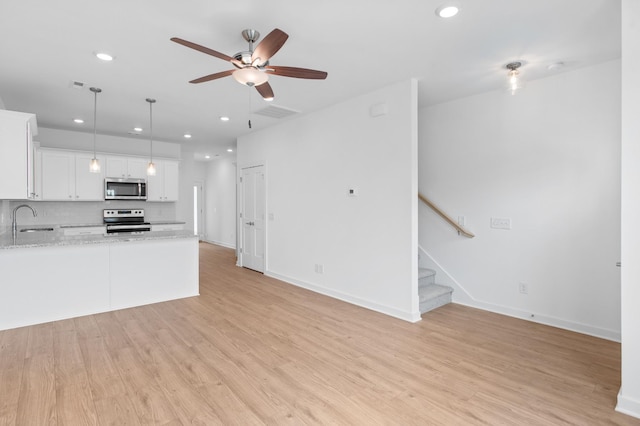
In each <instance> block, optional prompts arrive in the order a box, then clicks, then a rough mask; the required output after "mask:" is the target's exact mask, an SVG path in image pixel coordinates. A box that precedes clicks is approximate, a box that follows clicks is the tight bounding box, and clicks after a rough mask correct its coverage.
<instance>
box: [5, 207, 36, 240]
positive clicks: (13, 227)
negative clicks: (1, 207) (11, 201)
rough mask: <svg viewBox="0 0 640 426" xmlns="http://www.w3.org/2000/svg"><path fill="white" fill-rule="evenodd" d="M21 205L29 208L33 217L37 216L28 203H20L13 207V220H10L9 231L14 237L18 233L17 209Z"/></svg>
mask: <svg viewBox="0 0 640 426" xmlns="http://www.w3.org/2000/svg"><path fill="white" fill-rule="evenodd" d="M22 207H27V208H29V209H31V212H32V213H33V217H36V216H38V212H37V211H35V210H34V209H33V207H31V206H30V205H28V204H20V205H19V206H18V207H16V208H15V209H13V222H11V233H12V234H13V236H14V237H15V236H16V234H17V233H18V210H19V209H20V208H22Z"/></svg>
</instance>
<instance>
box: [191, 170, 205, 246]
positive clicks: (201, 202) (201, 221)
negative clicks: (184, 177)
mask: <svg viewBox="0 0 640 426" xmlns="http://www.w3.org/2000/svg"><path fill="white" fill-rule="evenodd" d="M204 184H205V183H204V182H203V181H201V180H194V181H193V185H192V186H191V187H192V188H193V187H194V186H198V187H199V188H200V189H199V195H198V207H200V211H199V212H198V238H199V239H200V240H201V241H202V240H204V239H205V237H206V234H207V232H206V231H207V229H206V221H205V217H206V216H205V215H206V214H207V211H206V209H207V204H206V203H205V198H204V197H205V194H206V191H205V187H204Z"/></svg>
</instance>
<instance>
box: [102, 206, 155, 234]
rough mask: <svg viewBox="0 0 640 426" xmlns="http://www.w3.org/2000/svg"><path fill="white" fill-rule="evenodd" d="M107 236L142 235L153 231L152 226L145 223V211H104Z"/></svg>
mask: <svg viewBox="0 0 640 426" xmlns="http://www.w3.org/2000/svg"><path fill="white" fill-rule="evenodd" d="M102 218H103V221H104V224H105V225H106V226H107V234H120V233H129V234H142V233H143V232H146V231H151V224H150V223H148V222H145V221H144V209H135V210H111V209H104V210H103V211H102Z"/></svg>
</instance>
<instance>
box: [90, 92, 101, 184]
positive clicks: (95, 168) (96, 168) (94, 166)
mask: <svg viewBox="0 0 640 426" xmlns="http://www.w3.org/2000/svg"><path fill="white" fill-rule="evenodd" d="M89 90H91V91H92V92H93V158H92V159H91V163H90V164H89V171H90V172H91V173H100V162H99V161H98V159H97V158H96V114H97V110H98V93H100V92H102V89H99V88H97V87H91V88H89Z"/></svg>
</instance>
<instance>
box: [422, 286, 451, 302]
mask: <svg viewBox="0 0 640 426" xmlns="http://www.w3.org/2000/svg"><path fill="white" fill-rule="evenodd" d="M418 292H419V294H420V300H421V301H423V300H429V299H434V298H436V297H439V296H442V295H445V294H451V293H452V292H453V289H452V288H451V287H447V286H444V285H440V284H429V285H425V286H421V287H419V288H418Z"/></svg>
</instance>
